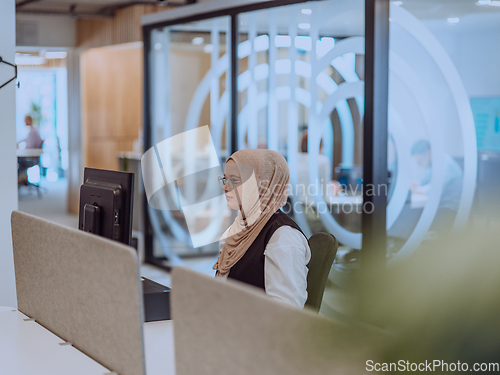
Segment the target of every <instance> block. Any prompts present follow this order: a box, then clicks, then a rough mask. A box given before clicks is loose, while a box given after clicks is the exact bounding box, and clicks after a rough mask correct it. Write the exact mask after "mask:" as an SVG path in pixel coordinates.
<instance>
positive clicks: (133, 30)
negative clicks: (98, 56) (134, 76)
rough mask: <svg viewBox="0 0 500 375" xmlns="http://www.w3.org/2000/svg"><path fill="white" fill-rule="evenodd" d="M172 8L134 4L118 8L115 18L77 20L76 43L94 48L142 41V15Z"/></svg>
mask: <svg viewBox="0 0 500 375" xmlns="http://www.w3.org/2000/svg"><path fill="white" fill-rule="evenodd" d="M170 8H172V7H164V6H157V5H133V6H129V7H127V8H123V9H119V10H117V11H116V12H115V15H114V17H113V18H81V19H79V20H77V22H76V45H77V47H80V48H94V47H103V46H110V45H115V44H122V43H130V42H138V41H142V28H141V17H142V16H143V15H145V14H148V13H155V12H159V11H164V10H167V9H170Z"/></svg>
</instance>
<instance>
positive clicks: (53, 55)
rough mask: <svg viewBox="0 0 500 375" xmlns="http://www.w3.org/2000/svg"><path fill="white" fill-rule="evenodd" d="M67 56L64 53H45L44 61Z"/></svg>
mask: <svg viewBox="0 0 500 375" xmlns="http://www.w3.org/2000/svg"><path fill="white" fill-rule="evenodd" d="M67 55H68V54H67V53H66V52H64V51H56V52H45V58H46V59H64V58H65V57H66V56H67Z"/></svg>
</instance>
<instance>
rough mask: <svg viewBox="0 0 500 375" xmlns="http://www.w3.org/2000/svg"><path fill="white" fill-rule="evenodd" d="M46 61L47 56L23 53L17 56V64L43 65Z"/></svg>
mask: <svg viewBox="0 0 500 375" xmlns="http://www.w3.org/2000/svg"><path fill="white" fill-rule="evenodd" d="M44 63H45V57H41V56H31V55H21V56H16V65H42V64H44Z"/></svg>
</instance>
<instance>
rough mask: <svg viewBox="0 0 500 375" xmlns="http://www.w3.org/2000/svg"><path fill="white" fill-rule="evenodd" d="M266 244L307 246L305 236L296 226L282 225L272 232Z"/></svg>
mask: <svg viewBox="0 0 500 375" xmlns="http://www.w3.org/2000/svg"><path fill="white" fill-rule="evenodd" d="M268 245H271V246H273V245H278V246H300V247H309V245H308V243H307V239H306V237H305V236H304V235H303V234H302V233H301V232H300V231H299V230H298V229H296V228H293V227H291V226H289V225H282V226H280V227H279V228H278V229H276V231H275V232H274V233H273V235H272V236H271V238H270V239H269V242H268Z"/></svg>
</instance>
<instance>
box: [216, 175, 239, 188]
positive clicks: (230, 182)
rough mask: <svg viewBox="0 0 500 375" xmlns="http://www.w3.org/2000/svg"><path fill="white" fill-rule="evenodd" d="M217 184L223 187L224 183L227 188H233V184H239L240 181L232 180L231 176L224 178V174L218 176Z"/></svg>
mask: <svg viewBox="0 0 500 375" xmlns="http://www.w3.org/2000/svg"><path fill="white" fill-rule="evenodd" d="M218 180H219V185H220V187H221V188H222V189H224V185H226V187H227V190H233V189H234V185H237V184H241V181H238V180H234V179H232V178H226V176H222V177H218Z"/></svg>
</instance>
